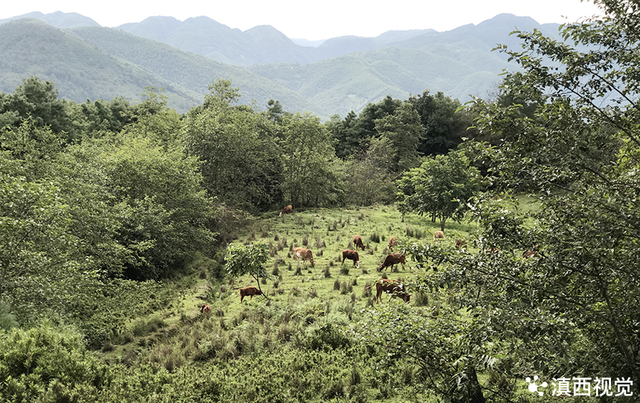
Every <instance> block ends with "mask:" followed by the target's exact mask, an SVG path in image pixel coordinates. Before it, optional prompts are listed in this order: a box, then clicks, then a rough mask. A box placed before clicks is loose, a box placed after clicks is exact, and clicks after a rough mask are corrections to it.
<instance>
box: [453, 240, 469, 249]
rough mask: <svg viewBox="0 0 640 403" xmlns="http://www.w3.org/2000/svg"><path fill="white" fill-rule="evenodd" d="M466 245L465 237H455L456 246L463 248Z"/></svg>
mask: <svg viewBox="0 0 640 403" xmlns="http://www.w3.org/2000/svg"><path fill="white" fill-rule="evenodd" d="M466 247H467V240H466V239H456V248H458V249H465V248H466Z"/></svg>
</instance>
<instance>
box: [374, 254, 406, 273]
mask: <svg viewBox="0 0 640 403" xmlns="http://www.w3.org/2000/svg"><path fill="white" fill-rule="evenodd" d="M406 262H407V255H406V254H405V253H404V252H402V253H398V252H396V253H392V254H390V255H387V257H386V258H385V259H384V262H382V264H381V265H380V267H378V271H382V269H384V268H386V267H390V266H393V265H396V264H398V263H402V270H404V264H405V263H406Z"/></svg>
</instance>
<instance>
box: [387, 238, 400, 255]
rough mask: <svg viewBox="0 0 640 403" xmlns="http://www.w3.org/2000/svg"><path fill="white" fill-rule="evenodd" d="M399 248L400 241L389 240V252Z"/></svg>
mask: <svg viewBox="0 0 640 403" xmlns="http://www.w3.org/2000/svg"><path fill="white" fill-rule="evenodd" d="M394 246H398V240H397V239H396V238H394V237H391V238H389V250H390V251H391V252H393V247H394Z"/></svg>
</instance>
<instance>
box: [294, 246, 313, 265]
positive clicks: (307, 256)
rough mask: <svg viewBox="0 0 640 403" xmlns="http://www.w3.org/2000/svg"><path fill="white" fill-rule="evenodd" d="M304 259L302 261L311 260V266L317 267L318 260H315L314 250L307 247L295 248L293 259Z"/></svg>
mask: <svg viewBox="0 0 640 403" xmlns="http://www.w3.org/2000/svg"><path fill="white" fill-rule="evenodd" d="M299 259H302V261H303V262H304V261H306V260H308V261H310V262H311V267H316V261H315V260H313V252H311V250H310V249H305V248H293V260H295V261H298V260H299Z"/></svg>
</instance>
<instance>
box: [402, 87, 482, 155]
mask: <svg viewBox="0 0 640 403" xmlns="http://www.w3.org/2000/svg"><path fill="white" fill-rule="evenodd" d="M408 102H409V103H410V104H411V105H413V107H414V108H415V110H416V111H417V112H418V114H419V115H420V123H421V124H422V130H423V131H422V132H421V136H420V143H419V145H418V151H419V152H420V153H421V154H423V155H436V154H446V153H447V152H449V150H451V149H454V148H456V147H457V146H458V144H460V143H461V142H462V137H469V134H468V132H467V129H468V128H469V127H471V126H472V125H473V119H472V116H471V115H470V114H469V113H468V111H467V110H466V109H464V108H463V107H462V104H460V102H459V101H458V100H457V99H451V98H450V97H448V96H446V95H444V93H442V92H438V93H437V94H435V95H430V94H429V91H428V90H427V91H425V92H424V93H423V94H422V95H415V96H411V97H409V99H408Z"/></svg>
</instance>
